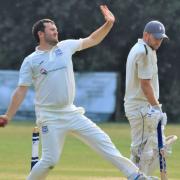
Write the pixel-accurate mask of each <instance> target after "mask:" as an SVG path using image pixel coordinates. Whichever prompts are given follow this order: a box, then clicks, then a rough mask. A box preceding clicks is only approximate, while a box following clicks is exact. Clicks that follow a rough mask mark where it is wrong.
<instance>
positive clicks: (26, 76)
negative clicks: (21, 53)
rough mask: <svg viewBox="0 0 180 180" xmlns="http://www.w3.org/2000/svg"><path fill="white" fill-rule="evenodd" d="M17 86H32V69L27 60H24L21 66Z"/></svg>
mask: <svg viewBox="0 0 180 180" xmlns="http://www.w3.org/2000/svg"><path fill="white" fill-rule="evenodd" d="M18 85H19V86H31V85H32V69H31V65H30V62H29V61H28V59H25V60H24V61H23V63H22V65H21V68H20V72H19V82H18Z"/></svg>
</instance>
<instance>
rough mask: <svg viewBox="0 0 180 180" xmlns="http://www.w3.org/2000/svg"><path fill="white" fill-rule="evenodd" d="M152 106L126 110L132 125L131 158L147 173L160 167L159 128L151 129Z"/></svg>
mask: <svg viewBox="0 0 180 180" xmlns="http://www.w3.org/2000/svg"><path fill="white" fill-rule="evenodd" d="M149 108H150V106H149V105H147V106H143V107H142V108H138V109H136V110H134V111H129V112H127V111H126V116H127V118H128V120H129V123H130V126H131V140H132V142H131V158H130V159H131V160H132V161H133V162H134V163H135V164H136V165H137V166H138V167H139V168H140V171H142V172H144V173H145V174H147V175H150V174H152V172H153V171H154V170H155V169H156V168H157V167H158V146H157V130H156V129H154V130H153V131H150V130H149V128H148V124H147V118H146V115H147V112H148V110H149Z"/></svg>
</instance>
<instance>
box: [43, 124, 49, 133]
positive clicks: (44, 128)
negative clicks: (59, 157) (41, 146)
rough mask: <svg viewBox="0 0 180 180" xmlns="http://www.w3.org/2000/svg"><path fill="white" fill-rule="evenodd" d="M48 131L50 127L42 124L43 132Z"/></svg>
mask: <svg viewBox="0 0 180 180" xmlns="http://www.w3.org/2000/svg"><path fill="white" fill-rule="evenodd" d="M46 133H48V127H47V126H42V134H46Z"/></svg>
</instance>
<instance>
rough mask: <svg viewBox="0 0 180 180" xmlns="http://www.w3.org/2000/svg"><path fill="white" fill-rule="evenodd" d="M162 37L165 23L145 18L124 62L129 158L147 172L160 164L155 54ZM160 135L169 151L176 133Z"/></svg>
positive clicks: (162, 115) (161, 117) (162, 117)
mask: <svg viewBox="0 0 180 180" xmlns="http://www.w3.org/2000/svg"><path fill="white" fill-rule="evenodd" d="M164 39H168V36H167V35H166V33H165V27H164V25H163V24H162V23H161V22H159V21H156V20H155V21H150V22H148V23H147V24H146V25H145V28H144V32H143V37H142V38H141V39H138V42H137V43H136V44H135V45H134V46H133V47H132V48H131V50H130V52H129V55H128V58H127V63H126V90H125V98H124V101H125V103H124V106H125V113H126V117H127V118H128V120H129V123H130V127H131V139H132V143H131V160H132V161H133V162H134V163H135V164H136V165H137V166H138V167H139V168H140V170H141V171H142V172H144V173H146V174H148V175H150V174H152V173H153V171H154V170H155V169H157V168H158V166H159V153H158V142H157V140H158V138H157V126H158V123H159V121H160V120H161V124H162V127H161V128H162V129H163V130H164V127H165V126H166V123H167V116H166V113H163V112H162V105H161V103H160V102H159V80H158V66H157V56H156V51H157V50H158V48H159V47H160V46H161V43H162V42H163V40H164ZM163 132H164V131H163ZM162 136H163V145H164V151H165V154H166V155H168V154H169V153H170V152H171V145H172V144H173V143H174V141H175V140H176V139H177V137H176V136H174V135H172V136H168V137H165V135H164V133H163V135H162Z"/></svg>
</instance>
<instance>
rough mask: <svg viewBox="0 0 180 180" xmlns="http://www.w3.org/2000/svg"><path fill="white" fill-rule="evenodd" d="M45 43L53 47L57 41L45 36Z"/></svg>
mask: <svg viewBox="0 0 180 180" xmlns="http://www.w3.org/2000/svg"><path fill="white" fill-rule="evenodd" d="M45 41H46V43H48V44H49V45H51V46H55V45H56V44H57V43H58V42H59V41H58V39H53V38H49V37H47V36H46V37H45Z"/></svg>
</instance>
